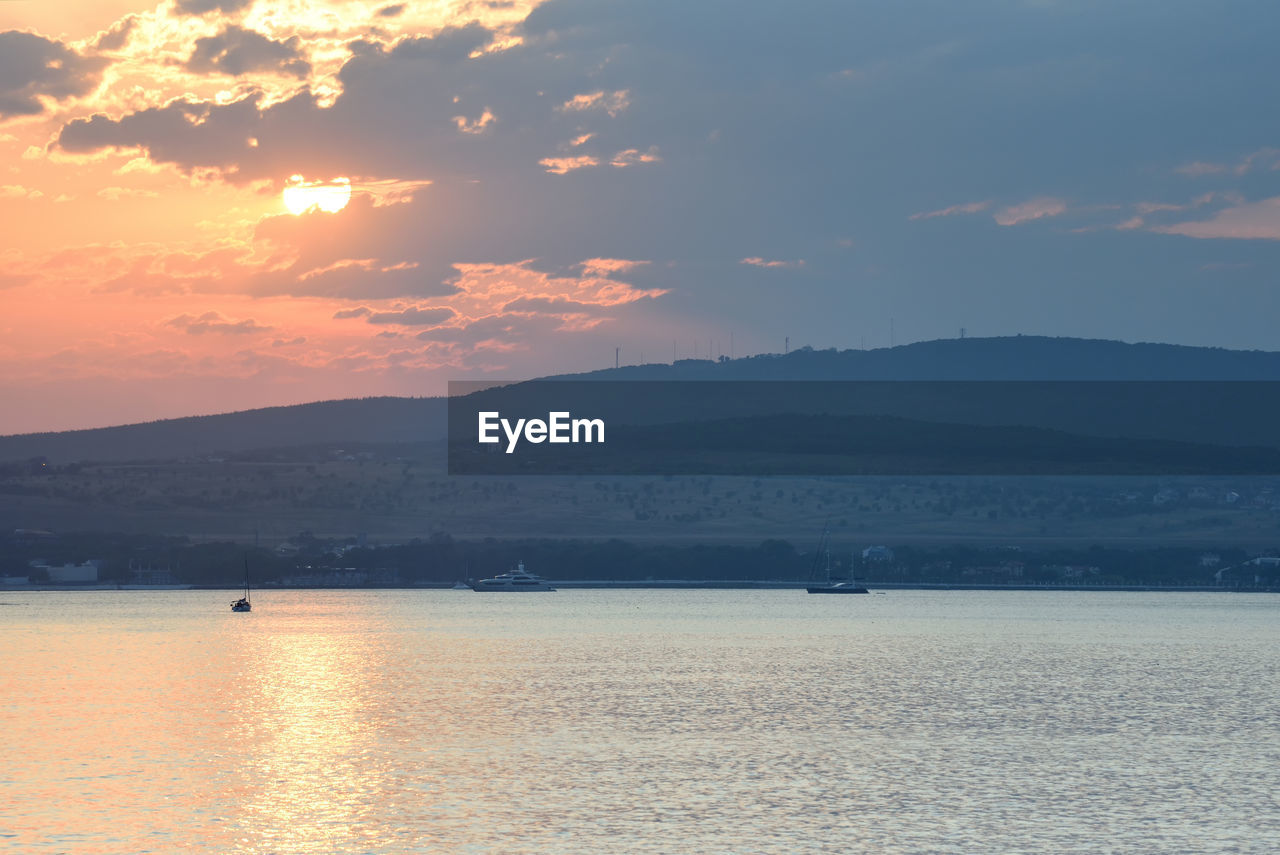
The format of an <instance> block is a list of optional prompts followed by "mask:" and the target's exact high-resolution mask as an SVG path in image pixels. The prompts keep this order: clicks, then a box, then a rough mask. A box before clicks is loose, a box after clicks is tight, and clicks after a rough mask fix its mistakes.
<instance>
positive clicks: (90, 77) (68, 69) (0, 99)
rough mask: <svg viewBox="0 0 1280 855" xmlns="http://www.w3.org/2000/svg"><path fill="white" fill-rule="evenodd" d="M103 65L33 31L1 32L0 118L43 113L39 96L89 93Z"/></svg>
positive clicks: (97, 59) (100, 61) (98, 60)
mask: <svg viewBox="0 0 1280 855" xmlns="http://www.w3.org/2000/svg"><path fill="white" fill-rule="evenodd" d="M106 64H107V61H106V60H105V59H102V58H100V57H89V56H81V55H80V54H78V53H76V52H75V51H74V50H72V49H71V48H69V47H67V46H66V45H64V44H62V43H61V42H56V41H52V40H50V39H46V38H44V37H43V36H38V35H35V34H34V33H22V32H18V31H17V30H9V31H7V32H3V33H0V120H3V119H9V118H12V117H14V116H34V115H37V114H39V113H41V112H43V111H44V105H43V104H42V103H41V102H40V98H41V97H47V98H53V99H58V100H60V99H63V98H69V97H72V96H75V95H85V94H88V93H89V92H91V91H92V90H93V88H94V87H95V86H97V85H98V80H99V79H100V78H101V75H102V69H103V68H104V67H105V66H106Z"/></svg>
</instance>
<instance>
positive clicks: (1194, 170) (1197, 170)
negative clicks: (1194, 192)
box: [1173, 160, 1227, 178]
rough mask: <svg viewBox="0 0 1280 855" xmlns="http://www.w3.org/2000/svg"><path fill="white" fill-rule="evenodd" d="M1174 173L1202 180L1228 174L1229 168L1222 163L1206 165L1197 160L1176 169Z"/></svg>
mask: <svg viewBox="0 0 1280 855" xmlns="http://www.w3.org/2000/svg"><path fill="white" fill-rule="evenodd" d="M1173 171H1174V172H1176V173H1178V174H1179V175H1186V176H1187V177H1189V178H1200V177H1201V176H1204V175H1219V174H1221V173H1223V172H1226V171H1227V167H1226V165H1225V164H1221V163H1205V162H1204V161H1201V160H1197V161H1194V162H1193V163H1184V164H1183V165H1182V166H1178V167H1175V168H1174V170H1173Z"/></svg>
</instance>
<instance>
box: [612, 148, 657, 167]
mask: <svg viewBox="0 0 1280 855" xmlns="http://www.w3.org/2000/svg"><path fill="white" fill-rule="evenodd" d="M661 161H662V158H661V157H659V156H658V147H657V146H656V145H651V146H649V148H648V150H647V151H640V149H638V148H628V149H623V150H622V151H620V152H618V153H617V154H615V155H614V156H613V157H612V158H611V159H610V160H609V165H610V166H615V167H618V168H622V167H626V166H636V165H637V164H641V163H659V162H661Z"/></svg>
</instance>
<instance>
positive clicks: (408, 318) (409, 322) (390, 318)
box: [368, 306, 457, 327]
mask: <svg viewBox="0 0 1280 855" xmlns="http://www.w3.org/2000/svg"><path fill="white" fill-rule="evenodd" d="M456 314H457V313H456V312H454V311H453V309H450V308H448V307H447V306H411V307H409V308H407V309H400V310H399V311H394V312H371V313H369V316H368V319H369V323H371V324H400V325H402V326H418V327H426V326H436V325H437V324H442V323H444V322H445V321H447V320H450V319H451V318H453V317H454V316H455V315H456Z"/></svg>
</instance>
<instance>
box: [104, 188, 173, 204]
mask: <svg viewBox="0 0 1280 855" xmlns="http://www.w3.org/2000/svg"><path fill="white" fill-rule="evenodd" d="M98 195H99V196H100V197H102V198H103V199H107V200H109V201H111V202H118V201H120V200H121V199H144V198H145V199H150V198H155V197H157V196H159V195H160V194H159V193H157V192H155V191H154V190H143V189H141V188H137V187H103V188H102V189H101V190H99V191H98Z"/></svg>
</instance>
